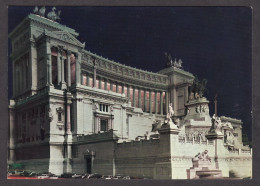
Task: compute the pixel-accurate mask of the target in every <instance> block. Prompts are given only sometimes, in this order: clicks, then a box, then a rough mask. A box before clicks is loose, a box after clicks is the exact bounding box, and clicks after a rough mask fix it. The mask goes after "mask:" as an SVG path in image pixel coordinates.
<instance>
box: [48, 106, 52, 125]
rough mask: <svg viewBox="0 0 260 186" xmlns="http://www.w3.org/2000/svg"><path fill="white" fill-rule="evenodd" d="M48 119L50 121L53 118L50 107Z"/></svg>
mask: <svg viewBox="0 0 260 186" xmlns="http://www.w3.org/2000/svg"><path fill="white" fill-rule="evenodd" d="M48 119H49V122H51V121H52V120H53V115H52V113H51V108H49V111H48Z"/></svg>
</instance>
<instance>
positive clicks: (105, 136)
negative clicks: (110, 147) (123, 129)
mask: <svg viewBox="0 0 260 186" xmlns="http://www.w3.org/2000/svg"><path fill="white" fill-rule="evenodd" d="M117 139H118V136H116V135H115V133H114V131H113V130H112V129H111V130H109V131H107V132H98V133H94V134H88V135H84V136H77V142H90V141H102V140H117Z"/></svg>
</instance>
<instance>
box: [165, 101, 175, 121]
mask: <svg viewBox="0 0 260 186" xmlns="http://www.w3.org/2000/svg"><path fill="white" fill-rule="evenodd" d="M173 114H174V110H173V108H172V103H170V104H169V112H168V113H167V116H166V119H167V122H171V121H172V119H171V118H172V116H173Z"/></svg>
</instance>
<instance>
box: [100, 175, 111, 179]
mask: <svg viewBox="0 0 260 186" xmlns="http://www.w3.org/2000/svg"><path fill="white" fill-rule="evenodd" d="M112 178H113V176H112V175H103V176H102V179H105V180H111V179H112Z"/></svg>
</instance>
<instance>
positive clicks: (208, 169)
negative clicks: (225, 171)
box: [187, 160, 222, 179]
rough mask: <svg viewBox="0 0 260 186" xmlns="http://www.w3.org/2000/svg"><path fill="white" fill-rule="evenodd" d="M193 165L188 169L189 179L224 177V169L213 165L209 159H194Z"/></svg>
mask: <svg viewBox="0 0 260 186" xmlns="http://www.w3.org/2000/svg"><path fill="white" fill-rule="evenodd" d="M192 164H193V167H191V168H190V169H187V178H188V179H212V178H222V171H221V170H218V169H216V168H215V167H214V166H212V163H211V162H210V161H209V160H192Z"/></svg>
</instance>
